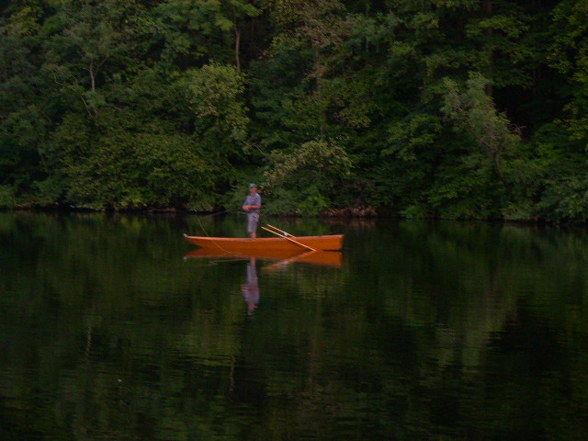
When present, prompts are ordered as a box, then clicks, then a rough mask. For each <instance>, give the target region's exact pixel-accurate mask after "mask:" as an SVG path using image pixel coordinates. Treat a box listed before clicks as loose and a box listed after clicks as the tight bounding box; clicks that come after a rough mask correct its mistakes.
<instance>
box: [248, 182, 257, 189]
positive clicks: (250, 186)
mask: <svg viewBox="0 0 588 441" xmlns="http://www.w3.org/2000/svg"><path fill="white" fill-rule="evenodd" d="M254 187H255V188H257V184H253V183H251V184H249V188H254Z"/></svg>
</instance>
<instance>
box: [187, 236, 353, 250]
mask: <svg viewBox="0 0 588 441" xmlns="http://www.w3.org/2000/svg"><path fill="white" fill-rule="evenodd" d="M184 237H185V238H186V240H187V241H188V242H190V243H191V244H193V245H198V246H199V247H202V248H208V249H216V250H222V251H226V252H229V253H250V252H257V251H260V252H261V251H263V252H270V251H271V252H275V251H287V250H291V251H294V252H300V251H308V249H309V248H307V247H310V248H313V249H315V250H320V251H339V250H341V248H342V247H343V235H342V234H329V235H323V236H296V237H294V236H291V237H292V238H293V239H294V240H288V239H287V238H284V237H258V238H255V239H252V238H241V237H204V236H188V235H187V234H184ZM296 242H298V243H296ZM301 244H302V245H301Z"/></svg>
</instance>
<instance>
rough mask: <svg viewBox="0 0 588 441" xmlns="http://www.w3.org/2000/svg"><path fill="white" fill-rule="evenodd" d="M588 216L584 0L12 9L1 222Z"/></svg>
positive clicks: (58, 0)
mask: <svg viewBox="0 0 588 441" xmlns="http://www.w3.org/2000/svg"><path fill="white" fill-rule="evenodd" d="M249 182H257V183H258V184H259V185H260V193H261V194H262V196H263V198H264V210H265V211H266V212H267V213H271V214H287V215H297V216H318V215H330V216H398V217H404V218H438V219H484V220H519V221H535V222H558V223H559V222H561V223H586V222H588V2H587V1H585V0H560V1H557V0H142V1H140V0H124V1H123V0H12V1H10V0H0V207H1V208H4V209H15V208H19V209H26V208H67V209H76V210H78V209H84V210H114V211H120V210H170V209H173V210H185V211H194V212H218V211H220V210H226V211H233V210H238V209H239V206H240V204H241V202H242V200H243V198H244V195H245V194H246V192H247V184H248V183H249Z"/></svg>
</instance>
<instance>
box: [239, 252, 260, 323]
mask: <svg viewBox="0 0 588 441" xmlns="http://www.w3.org/2000/svg"><path fill="white" fill-rule="evenodd" d="M241 292H242V293H243V297H244V298H245V301H246V302H247V312H248V314H252V313H253V311H254V310H255V308H257V305H258V303H259V286H258V284H257V270H256V268H255V257H250V258H249V262H248V263H247V282H246V283H244V284H243V285H241Z"/></svg>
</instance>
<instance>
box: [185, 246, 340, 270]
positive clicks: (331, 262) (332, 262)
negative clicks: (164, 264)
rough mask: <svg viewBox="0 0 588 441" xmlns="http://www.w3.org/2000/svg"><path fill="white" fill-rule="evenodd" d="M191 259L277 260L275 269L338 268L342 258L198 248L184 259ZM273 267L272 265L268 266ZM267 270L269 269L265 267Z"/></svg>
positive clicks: (332, 254) (328, 253)
mask: <svg viewBox="0 0 588 441" xmlns="http://www.w3.org/2000/svg"><path fill="white" fill-rule="evenodd" d="M191 258H216V259H251V258H253V259H260V260H279V261H280V262H277V263H276V264H275V265H276V267H277V266H278V265H279V266H282V267H283V266H285V265H287V264H290V263H294V262H296V263H309V264H312V265H322V266H330V267H334V268H340V267H341V265H342V264H343V257H342V254H341V252H339V251H302V252H301V251H298V250H266V251H264V250H255V251H251V252H240V253H235V252H232V251H228V250H222V249H218V248H215V249H211V248H198V249H196V250H192V251H190V252H189V253H188V254H186V255H185V256H184V259H191ZM270 266H273V265H270ZM266 268H269V267H266Z"/></svg>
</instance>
